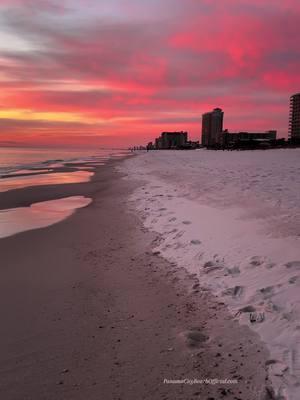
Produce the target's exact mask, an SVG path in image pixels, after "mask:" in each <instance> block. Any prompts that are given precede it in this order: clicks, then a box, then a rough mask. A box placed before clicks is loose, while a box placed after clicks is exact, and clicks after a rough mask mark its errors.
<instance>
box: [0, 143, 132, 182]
mask: <svg viewBox="0 0 300 400" xmlns="http://www.w3.org/2000/svg"><path fill="white" fill-rule="evenodd" d="M127 153H128V151H127V150H116V149H99V150H97V149H66V148H34V147H0V176H1V175H2V176H3V175H4V174H7V173H9V172H14V171H18V170H20V169H27V168H31V167H35V168H37V167H38V166H43V167H45V166H48V165H51V166H53V165H57V163H62V162H66V161H72V162H73V161H81V160H91V161H92V160H94V161H95V160H97V161H98V162H99V161H103V162H105V161H106V160H108V159H109V158H110V157H118V156H121V155H124V154H127Z"/></svg>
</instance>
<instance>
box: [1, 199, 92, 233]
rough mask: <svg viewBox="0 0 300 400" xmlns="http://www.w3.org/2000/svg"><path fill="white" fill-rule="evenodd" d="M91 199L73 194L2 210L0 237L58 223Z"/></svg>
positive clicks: (87, 203) (84, 205)
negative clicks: (28, 205)
mask: <svg viewBox="0 0 300 400" xmlns="http://www.w3.org/2000/svg"><path fill="white" fill-rule="evenodd" d="M91 201H92V200H91V199H90V198H87V197H84V196H71V197H65V198H63V199H57V200H49V201H43V202H40V203H33V204H31V206H30V207H20V208H12V209H7V210H0V238H3V237H7V236H12V235H15V234H16V233H20V232H25V231H29V230H32V229H37V228H44V227H46V226H49V225H53V224H56V223H57V222H60V221H62V220H63V219H65V218H67V217H69V216H70V215H72V214H73V212H74V211H75V210H76V209H78V208H82V207H86V206H87V205H89V204H90V203H91Z"/></svg>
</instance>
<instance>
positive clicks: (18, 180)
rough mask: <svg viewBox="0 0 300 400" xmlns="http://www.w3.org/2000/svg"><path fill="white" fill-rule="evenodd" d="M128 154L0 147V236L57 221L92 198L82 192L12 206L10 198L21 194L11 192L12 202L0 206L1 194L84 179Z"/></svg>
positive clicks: (119, 151) (100, 150)
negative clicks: (109, 161)
mask: <svg viewBox="0 0 300 400" xmlns="http://www.w3.org/2000/svg"><path fill="white" fill-rule="evenodd" d="M128 153H129V152H128V151H127V150H112V149H105V150H103V149H99V150H95V149H84V150H82V149H80V150H79V149H62V148H51V149H45V148H28V147H26V148H21V147H4V148H0V238H3V237H7V236H11V235H15V234H17V233H20V232H24V231H28V230H32V229H38V228H43V227H46V226H49V225H53V224H55V223H58V222H59V221H61V220H63V219H65V218H67V217H69V216H70V215H72V213H73V212H75V211H76V210H77V209H79V208H82V207H86V206H88V205H89V204H90V202H91V201H92V199H91V198H88V197H85V196H84V194H83V193H82V195H81V194H80V195H77V196H71V197H70V196H69V197H64V198H58V199H51V200H48V201H42V202H36V201H35V200H34V198H33V201H32V204H31V205H30V206H29V207H17V208H15V206H14V200H15V199H17V198H18V196H22V194H21V193H20V192H15V194H14V195H13V196H12V199H13V200H12V201H13V202H12V203H11V204H10V205H9V206H8V207H7V206H6V208H4V209H3V208H2V206H1V195H2V193H4V192H9V191H12V190H17V189H23V188H26V187H33V186H48V185H60V184H72V183H82V182H88V181H89V180H90V179H91V178H92V176H93V175H94V173H95V168H96V167H98V166H99V165H100V166H101V165H103V164H105V163H106V162H107V161H108V160H109V159H111V158H115V157H121V156H124V155H126V154H128ZM82 162H84V163H85V165H84V166H82V165H81V163H82ZM69 163H71V164H72V165H70V164H69ZM66 164H67V165H66Z"/></svg>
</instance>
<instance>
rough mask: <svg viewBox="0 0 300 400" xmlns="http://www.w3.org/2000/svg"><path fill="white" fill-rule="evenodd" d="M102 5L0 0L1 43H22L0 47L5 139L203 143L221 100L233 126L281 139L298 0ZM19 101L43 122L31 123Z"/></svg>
mask: <svg viewBox="0 0 300 400" xmlns="http://www.w3.org/2000/svg"><path fill="white" fill-rule="evenodd" d="M100 3H102V2H97V1H93V0H89V1H88V6H87V3H86V2H82V1H79V0H75V1H72V2H71V1H67V0H65V1H63V2H57V1H51V0H47V1H41V0H31V1H30V2H28V1H26V2H25V1H22V0H18V1H17V0H14V1H9V2H8V1H3V2H1V7H0V18H1V22H3V23H2V24H1V30H0V39H1V34H2V35H11V36H12V37H14V38H15V39H16V40H15V41H12V43H11V47H9V48H8V46H5V48H3V49H2V51H1V53H0V71H1V74H0V80H1V85H2V93H1V95H0V118H1V120H0V128H1V136H0V138H1V139H0V140H2V141H3V142H4V141H6V142H10V141H11V140H16V141H18V140H20V141H22V143H23V142H26V141H28V143H48V142H49V144H51V143H54V142H56V141H59V143H66V144H69V143H74V140H75V139H74V138H76V140H75V143H76V144H78V143H80V144H81V145H82V144H84V143H85V142H84V141H85V139H84V138H85V137H87V138H89V140H87V142H89V141H91V140H92V141H95V143H97V144H98V143H101V140H104V139H103V137H104V136H105V143H106V144H107V143H109V144H110V145H112V146H113V145H116V146H117V145H118V144H119V143H123V145H129V144H132V143H142V142H143V141H144V140H150V139H151V138H153V137H154V136H156V135H157V134H158V133H159V132H160V131H161V130H164V129H184V130H185V129H189V130H190V132H191V134H192V137H193V138H195V139H199V137H200V121H201V114H202V113H203V112H205V111H207V110H208V109H210V108H212V107H215V106H220V107H222V108H223V109H224V111H225V125H226V127H228V128H229V129H244V130H245V129H278V131H279V132H280V134H281V135H283V136H284V135H286V132H287V118H288V99H289V96H290V94H291V93H293V92H297V91H299V88H300V76H299V72H298V71H299V69H300V52H299V50H298V43H299V39H300V33H299V28H298V21H299V18H300V6H299V4H298V1H297V0H289V1H287V2H284V3H283V2H279V1H277V0H274V2H272V7H270V6H269V1H267V0H260V1H259V2H258V1H256V0H255V1H250V0H249V1H247V0H241V1H234V0H224V1H222V2H219V1H214V0H202V1H194V0H186V1H185V2H184V7H183V4H182V1H179V0H168V1H166V2H164V4H163V6H162V5H161V2H158V1H153V2H148V1H145V0H139V1H137V0H132V1H130V2H129V1H126V0H112V1H111V2H109V5H106V6H104V5H103V4H102V5H101V4H100ZM149 3H151V4H149ZM17 39H18V40H17ZM21 39H22V40H23V41H24V43H25V42H26V46H25V45H24V47H22V46H21V47H20V43H21V42H20V40H21ZM16 109H19V110H28V112H29V113H32V115H41V116H42V117H43V118H42V119H41V120H39V121H38V122H37V121H36V120H35V121H34V118H32V121H28V120H27V119H26V123H25V121H24V118H22V113H21V112H20V117H19V118H17V117H16V118H11V111H9V110H16ZM275 113H276V117H274V115H275ZM50 114H51V118H47V115H48V116H49V115H50ZM55 115H57V120H55ZM62 115H65V121H64V120H62V119H61V116H62ZM74 115H75V116H76V117H75V118H73V119H72V123H71V122H70V118H71V117H74ZM30 122H32V124H30ZM22 123H23V124H24V129H23V134H22ZM25 128H26V129H25ZM104 131H105V135H104ZM79 137H80V140H79ZM91 138H92V139H91ZM91 144H92V143H91Z"/></svg>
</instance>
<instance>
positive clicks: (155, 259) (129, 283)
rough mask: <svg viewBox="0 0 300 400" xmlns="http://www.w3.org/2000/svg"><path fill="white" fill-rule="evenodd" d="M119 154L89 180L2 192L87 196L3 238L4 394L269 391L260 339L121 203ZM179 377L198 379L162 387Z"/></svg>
mask: <svg viewBox="0 0 300 400" xmlns="http://www.w3.org/2000/svg"><path fill="white" fill-rule="evenodd" d="M119 162H122V161H120V160H119V161H111V162H109V163H108V164H107V165H105V166H102V167H100V168H98V169H97V171H96V174H95V176H94V177H93V179H92V181H91V182H88V183H80V184H70V185H55V186H47V187H36V188H33V187H32V188H26V189H21V190H15V191H10V192H5V193H2V194H1V195H0V209H5V208H7V207H19V206H26V205H30V204H31V203H33V202H39V201H44V200H50V199H54V198H62V197H66V196H73V195H84V196H88V197H92V198H93V202H92V203H91V204H90V205H89V206H87V207H86V208H83V209H80V210H79V211H77V212H76V213H75V214H74V215H72V216H71V217H69V218H68V219H66V220H64V221H62V222H60V223H58V224H56V225H53V226H50V227H47V228H43V229H38V230H33V231H29V232H25V233H21V234H18V235H15V236H12V237H9V238H5V239H1V240H0V254H1V269H0V274H1V278H0V307H1V330H0V343H1V351H0V353H1V359H0V392H1V399H3V400H29V399H30V400H36V399H43V400H50V399H51V400H52V399H53V400H54V399H55V400H60V399H61V400H69V399H70V400H77V399H84V400H99V399H101V400H102V399H103V400H104V399H105V400H110V399H111V400H118V399H122V400H135V399H136V400H140V399H149V400H150V399H151V400H156V399H165V400H166V399H170V400H174V399H201V400H203V399H205V400H206V399H207V400H208V399H210V400H213V399H215V400H219V399H222V398H224V399H232V400H233V399H235V400H238V399H242V400H252V399H253V400H254V399H255V400H260V399H261V400H262V399H267V398H271V397H268V395H267V394H266V393H267V390H266V386H268V381H267V380H266V371H265V363H266V360H267V359H268V353H267V351H266V350H265V348H264V347H263V345H262V343H261V342H260V341H259V338H258V336H257V335H256V334H255V333H254V332H252V331H250V329H249V328H248V327H247V326H240V325H239V324H238V322H237V321H236V320H234V319H233V318H232V316H231V315H230V314H229V312H228V311H227V309H226V307H225V305H224V304H223V303H220V302H218V301H217V299H216V298H215V297H213V296H212V294H210V293H209V292H208V291H204V290H202V289H201V288H200V287H199V282H197V280H196V278H195V276H194V275H192V274H188V273H187V272H185V271H184V270H183V269H180V268H177V267H176V265H171V264H170V263H168V262H167V261H165V260H164V259H163V258H162V257H161V256H160V254H156V253H155V252H153V248H154V246H155V245H156V244H157V241H159V237H158V236H156V235H154V234H153V233H150V232H148V231H147V230H145V229H144V228H143V226H142V222H141V221H140V220H139V218H138V216H137V214H136V211H135V210H134V209H132V208H131V206H130V203H127V200H128V196H129V195H130V194H131V193H132V191H133V190H134V189H135V188H136V185H137V183H135V184H133V183H130V181H128V180H123V179H122V175H121V174H120V173H117V172H116V171H115V169H114V168H113V167H114V165H115V164H117V163H119ZM191 287H193V289H192V290H191V289H190V288H191ZM165 379H166V380H168V381H164V380H165ZM183 379H186V380H193V379H197V380H198V381H199V382H198V383H195V384H193V385H192V384H188V383H177V384H175V383H173V384H172V383H166V382H169V381H170V380H183ZM205 379H208V381H203V382H201V380H205ZM225 379H227V380H231V383H223V382H222V383H220V382H216V381H212V380H225ZM186 382H187V381H186Z"/></svg>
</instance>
